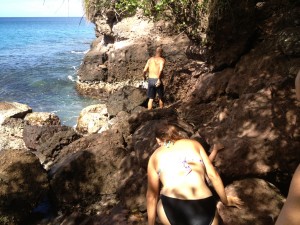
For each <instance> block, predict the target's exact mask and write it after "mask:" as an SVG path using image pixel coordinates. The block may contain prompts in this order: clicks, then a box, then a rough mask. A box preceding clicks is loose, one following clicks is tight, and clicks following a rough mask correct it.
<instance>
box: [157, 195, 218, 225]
mask: <svg viewBox="0 0 300 225" xmlns="http://www.w3.org/2000/svg"><path fill="white" fill-rule="evenodd" d="M160 198H161V201H162V205H163V208H164V210H165V213H166V216H167V218H168V220H169V222H170V224H171V225H211V224H212V222H213V220H214V217H215V212H216V201H215V198H214V197H213V196H210V197H208V198H203V199H196V200H183V199H178V198H171V197H168V196H165V195H161V196H160Z"/></svg>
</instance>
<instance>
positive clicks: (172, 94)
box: [0, 0, 300, 225]
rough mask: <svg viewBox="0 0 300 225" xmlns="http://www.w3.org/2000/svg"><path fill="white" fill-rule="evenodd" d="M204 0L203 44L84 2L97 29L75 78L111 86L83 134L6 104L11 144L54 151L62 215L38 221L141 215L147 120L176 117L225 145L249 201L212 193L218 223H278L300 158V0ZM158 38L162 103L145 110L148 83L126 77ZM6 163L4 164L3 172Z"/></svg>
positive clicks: (53, 182) (81, 83)
mask: <svg viewBox="0 0 300 225" xmlns="http://www.w3.org/2000/svg"><path fill="white" fill-rule="evenodd" d="M96 2H97V1H96V0H95V1H94V3H96ZM211 2H212V3H211V8H210V10H209V14H208V15H207V19H208V20H207V24H206V25H207V27H205V31H206V38H207V45H199V44H195V43H194V42H192V41H191V40H190V39H189V38H188V37H187V36H186V35H185V34H183V33H180V34H175V33H174V31H173V30H172V24H171V23H169V22H165V21H159V22H153V21H151V20H148V19H146V18H145V17H143V15H141V14H137V15H135V16H133V17H130V18H123V19H120V18H118V20H117V18H115V17H114V16H115V14H114V13H111V11H108V12H107V14H100V13H99V12H98V11H97V8H96V7H93V5H92V7H91V10H92V13H91V15H92V18H91V19H92V21H93V22H94V23H95V24H96V35H97V39H96V40H95V41H94V42H93V43H92V45H91V50H90V51H89V52H88V53H87V55H86V57H85V59H84V62H83V64H82V66H81V68H80V71H79V80H78V82H77V90H78V91H79V92H80V93H82V94H85V95H90V96H93V97H97V98H98V97H99V96H100V97H103V95H104V96H105V95H109V98H110V100H111V101H110V102H109V103H108V104H107V111H108V114H109V115H108V118H109V119H111V120H110V121H113V122H112V123H111V124H110V126H109V129H108V130H106V131H104V132H102V133H96V134H89V135H85V136H83V137H82V136H79V135H76V134H75V133H74V132H72V131H71V130H68V129H65V128H60V127H59V126H58V125H51V126H50V128H49V127H45V126H46V125H43V124H42V125H40V126H41V127H36V125H35V124H32V125H30V124H29V125H28V124H26V123H25V121H24V120H23V119H22V118H24V116H25V114H28V113H29V112H27V111H26V110H27V108H29V107H25V108H26V109H25V111H22V115H21V116H20V113H13V114H9V113H10V111H9V112H8V111H7V110H8V109H3V110H6V111H5V112H4V111H3V112H4V114H3V115H6V117H13V118H4V117H3V121H4V122H3V123H2V124H1V126H0V128H1V129H2V130H5V131H7V130H8V129H11V126H10V124H12V123H13V122H14V123H16V122H18V124H19V126H20V129H21V130H22V131H23V137H22V135H20V137H17V139H18V140H19V141H20V142H19V144H18V145H17V147H18V148H23V149H25V150H26V151H29V150H30V151H33V152H35V153H36V155H37V156H38V157H39V158H40V161H41V159H45V162H47V161H50V160H52V161H51V163H50V164H47V173H48V177H49V186H50V189H51V194H52V196H54V198H53V199H54V200H55V203H56V206H57V210H61V211H62V212H63V216H58V217H56V218H54V219H50V220H48V221H44V223H45V224H46V223H47V224H66V223H68V224H108V225H109V224H146V209H145V192H146V181H147V177H146V166H147V161H148V159H149V156H150V155H151V153H152V152H153V151H154V149H155V148H156V147H157V144H156V140H155V137H154V130H153V129H154V128H153V124H155V123H160V122H161V120H169V121H172V122H175V123H177V124H178V125H179V126H180V127H182V128H183V129H184V130H185V131H186V132H187V134H188V135H189V136H191V137H197V136H198V137H199V135H201V136H202V138H204V139H205V140H206V142H207V143H206V144H207V145H212V144H213V143H216V142H219V143H221V144H223V145H224V147H225V149H224V150H223V151H221V152H220V153H219V154H218V155H217V158H216V160H215V162H214V164H215V166H216V168H217V170H218V171H219V173H220V175H221V177H222V179H223V181H224V183H225V186H226V192H227V193H228V194H234V195H237V196H239V197H240V198H242V199H243V200H244V201H245V207H243V209H241V210H238V209H236V208H228V207H224V206H222V204H219V205H218V210H219V213H220V215H221V218H222V220H223V224H228V225H233V224H235V225H239V224H241V225H242V224H273V223H274V221H275V220H276V217H277V216H278V213H279V211H280V209H281V207H282V204H283V201H284V196H285V195H286V194H287V190H288V187H289V182H290V180H291V177H292V174H293V172H294V170H295V168H296V167H297V165H298V164H299V162H300V154H299V153H300V117H299V115H300V102H299V101H297V100H296V96H295V86H294V80H295V77H296V74H297V72H298V71H299V70H300V45H299V42H300V35H299V34H300V22H299V21H300V20H299V15H300V13H299V12H300V6H299V4H297V1H279V0H271V1H266V2H258V1H240V2H238V3H236V2H233V1H226V2H227V3H228V4H229V9H230V10H217V9H218V6H219V4H221V1H217V0H215V1H211ZM223 2H224V1H223ZM103 15H104V17H103ZM158 45H160V46H162V47H163V49H164V51H165V53H164V54H165V55H164V56H165V58H166V59H167V65H166V68H165V71H164V73H165V76H164V82H165V84H166V94H167V96H166V100H167V106H168V107H167V108H164V109H154V110H151V111H148V110H146V109H145V108H144V107H142V106H143V105H144V102H143V99H144V96H145V93H144V92H145V90H142V88H134V86H135V87H138V86H139V85H140V84H141V83H140V81H141V79H142V70H143V67H144V64H145V63H146V60H147V58H148V57H149V56H151V55H152V54H153V50H154V49H155V47H156V46H158ZM124 85H126V87H125V88H123V87H124ZM128 86H131V87H128ZM132 86H133V87H132ZM130 93H135V94H134V96H138V97H137V98H136V99H132V96H131V95H130ZM143 93H144V94H143ZM122 99H123V101H122ZM137 99H138V101H137ZM116 102H117V103H116ZM142 102H143V103H142ZM7 104H8V103H6V104H4V106H3V107H4V108H5V106H7ZM124 104H126V106H125V105H124ZM139 105H140V106H139ZM29 109H30V108H29ZM119 111H120V112H119ZM15 117H17V118H15ZM87 124H88V122H87ZM47 126H49V125H47ZM1 129H0V131H1ZM92 133H94V132H92ZM6 135H8V134H6ZM60 135H62V136H60ZM66 135H67V136H66ZM8 136H9V135H8ZM10 136H12V135H10ZM43 137H45V138H43ZM11 138H13V139H12V140H15V137H11ZM24 140H25V142H24ZM55 140H60V141H61V142H59V143H56V142H58V141H55ZM54 142H55V143H54ZM9 143H10V142H9ZM24 145H26V146H24ZM3 146H11V145H10V144H7V142H5V145H3ZM7 148H11V147H7ZM28 148H29V150H28ZM37 153H39V154H37ZM5 154H10V153H9V152H5V151H2V152H1V157H2V158H5V157H6V156H5ZM45 154H46V155H45ZM44 155H45V156H44ZM41 156H42V157H41ZM13 164H16V163H15V162H13ZM44 166H45V165H44ZM5 168H6V167H5ZM5 168H4V167H3V169H2V170H0V173H1V174H0V175H1V176H2V174H4V175H5V176H6V177H8V176H9V175H7V174H8V173H6V172H5V171H7V170H5ZM0 169H1V168H0ZM2 171H4V172H5V173H4V172H2ZM42 173H44V171H43V172H42ZM4 175H3V176H4ZM13 175H14V174H12V175H11V177H12V178H13V177H14V176H13ZM26 179H29V178H26ZM26 179H25V182H26ZM6 180H8V181H9V180H10V179H6ZM11 180H13V179H11ZM0 182H2V180H0ZM38 185H39V184H37V188H39V189H40V190H43V189H42V188H40V187H38ZM1 193H2V192H1ZM1 193H0V194H1ZM22 193H23V192H22ZM3 196H5V194H3V195H0V200H1V199H4V197H3ZM3 208H5V205H4V206H3ZM9 216H11V215H9ZM0 219H1V217H0ZM39 224H42V223H39Z"/></svg>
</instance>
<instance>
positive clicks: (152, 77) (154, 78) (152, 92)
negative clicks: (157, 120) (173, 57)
mask: <svg viewBox="0 0 300 225" xmlns="http://www.w3.org/2000/svg"><path fill="white" fill-rule="evenodd" d="M162 52H163V50H162V48H161V47H158V48H157V49H156V51H155V56H153V57H151V58H150V59H148V61H147V63H146V66H145V68H144V71H143V77H144V80H146V74H147V72H149V79H148V98H149V101H148V109H152V105H153V99H154V98H155V96H156V93H157V94H158V98H159V107H160V108H163V106H164V102H163V97H164V85H163V83H162V81H161V75H162V70H163V68H164V65H165V62H166V61H165V59H164V58H162Z"/></svg>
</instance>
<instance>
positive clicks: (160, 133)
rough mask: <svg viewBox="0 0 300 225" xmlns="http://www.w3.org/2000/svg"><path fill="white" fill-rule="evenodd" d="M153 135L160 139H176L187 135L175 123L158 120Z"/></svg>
mask: <svg viewBox="0 0 300 225" xmlns="http://www.w3.org/2000/svg"><path fill="white" fill-rule="evenodd" d="M155 137H156V138H159V139H160V140H162V141H177V140H179V139H182V138H187V135H186V133H185V132H184V131H183V130H182V129H181V128H180V127H178V126H177V125H175V124H172V123H168V122H158V123H157V125H156V129H155Z"/></svg>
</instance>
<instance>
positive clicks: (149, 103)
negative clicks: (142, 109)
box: [148, 98, 153, 110]
mask: <svg viewBox="0 0 300 225" xmlns="http://www.w3.org/2000/svg"><path fill="white" fill-rule="evenodd" d="M152 105H153V98H149V100H148V109H149V110H150V109H152Z"/></svg>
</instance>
